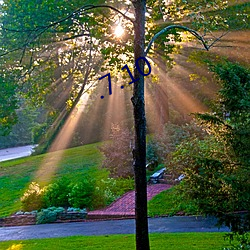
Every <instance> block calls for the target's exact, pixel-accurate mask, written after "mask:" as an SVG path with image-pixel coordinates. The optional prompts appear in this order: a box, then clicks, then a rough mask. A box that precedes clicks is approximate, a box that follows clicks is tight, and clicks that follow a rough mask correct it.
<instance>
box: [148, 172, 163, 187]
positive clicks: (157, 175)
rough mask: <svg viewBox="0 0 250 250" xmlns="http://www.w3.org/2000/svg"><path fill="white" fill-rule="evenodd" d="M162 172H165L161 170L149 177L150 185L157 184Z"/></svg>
mask: <svg viewBox="0 0 250 250" xmlns="http://www.w3.org/2000/svg"><path fill="white" fill-rule="evenodd" d="M164 172H165V168H162V169H160V170H158V171H157V172H155V173H153V174H152V175H151V176H150V179H149V181H150V182H151V183H153V184H156V183H158V182H159V180H160V179H162V178H163V175H164Z"/></svg>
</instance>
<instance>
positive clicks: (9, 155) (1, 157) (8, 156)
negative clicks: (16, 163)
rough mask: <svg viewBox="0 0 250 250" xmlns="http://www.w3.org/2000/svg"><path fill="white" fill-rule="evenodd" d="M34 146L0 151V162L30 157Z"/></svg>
mask: <svg viewBox="0 0 250 250" xmlns="http://www.w3.org/2000/svg"><path fill="white" fill-rule="evenodd" d="M34 147H35V146H34V145H28V146H22V147H15V148H6V149H0V162H1V161H8V160H13V159H17V158H21V157H26V156H30V155H31V153H32V149H34Z"/></svg>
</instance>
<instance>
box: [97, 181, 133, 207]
mask: <svg viewBox="0 0 250 250" xmlns="http://www.w3.org/2000/svg"><path fill="white" fill-rule="evenodd" d="M133 189H134V180H133V179H132V178H119V179H114V178H106V179H101V180H99V181H97V182H96V187H95V191H94V194H93V205H94V207H95V208H100V207H104V206H107V205H109V204H111V203H112V202H113V201H115V200H116V199H117V198H119V197H120V196H121V195H123V194H124V193H126V192H128V191H130V190H133Z"/></svg>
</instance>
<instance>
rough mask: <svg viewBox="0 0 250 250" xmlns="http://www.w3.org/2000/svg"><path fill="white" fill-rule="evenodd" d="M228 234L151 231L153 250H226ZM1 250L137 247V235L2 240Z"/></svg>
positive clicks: (125, 249)
mask: <svg viewBox="0 0 250 250" xmlns="http://www.w3.org/2000/svg"><path fill="white" fill-rule="evenodd" d="M223 236H224V233H179V234H178V233H170V234H151V235H150V245H151V250H166V249H167V250H193V249H196V250H222V247H225V246H228V242H227V241H224V238H223ZM0 249H1V250H48V249H49V250H53V249H55V250H58V249H59V250H61V249H65V250H66V249H67V250H68V249H70V250H79V249H101V250H110V249H115V250H117V249H119V250H131V249H135V236H134V235H111V236H110V235H109V236H108V235H107V236H74V237H67V238H57V239H41V240H22V241H7V242H0Z"/></svg>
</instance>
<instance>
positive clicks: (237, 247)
mask: <svg viewBox="0 0 250 250" xmlns="http://www.w3.org/2000/svg"><path fill="white" fill-rule="evenodd" d="M224 238H225V239H228V240H229V242H230V245H231V246H230V247H224V248H223V250H250V239H249V237H248V234H247V233H243V234H239V233H228V234H226V235H225V237H224ZM234 240H236V241H237V243H236V244H233V241H234Z"/></svg>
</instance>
